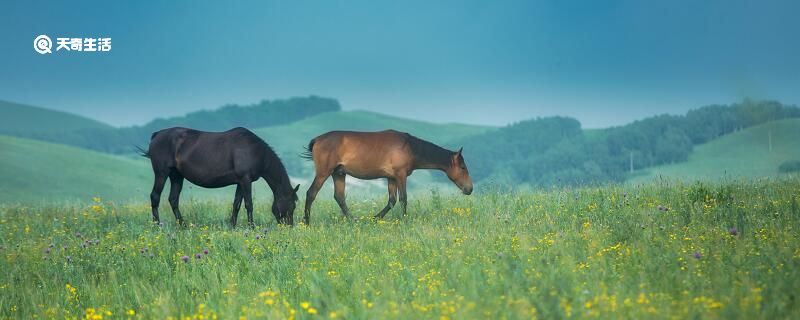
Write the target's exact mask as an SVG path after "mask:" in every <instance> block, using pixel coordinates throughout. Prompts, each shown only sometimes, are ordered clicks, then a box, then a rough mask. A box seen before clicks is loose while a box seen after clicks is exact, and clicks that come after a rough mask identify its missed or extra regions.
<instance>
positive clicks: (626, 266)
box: [0, 176, 800, 319]
mask: <svg viewBox="0 0 800 320" xmlns="http://www.w3.org/2000/svg"><path fill="white" fill-rule="evenodd" d="M484 188H487V189H488V190H483V191H482V192H480V194H476V195H473V196H462V195H450V194H442V193H439V192H437V191H432V192H430V193H429V194H428V195H427V196H425V197H416V198H411V199H410V203H409V214H408V215H406V216H404V217H403V216H399V215H400V214H399V210H394V211H393V212H390V214H389V215H388V216H387V219H386V220H381V221H374V220H371V219H369V218H367V217H369V216H371V215H372V214H374V212H375V211H377V210H378V209H380V207H382V206H383V205H384V202H385V200H384V199H383V198H382V197H381V198H378V197H375V198H358V197H351V199H350V200H349V204H350V208H351V211H352V212H353V213H354V214H355V215H357V216H359V217H362V218H360V219H359V220H358V221H356V222H348V221H344V220H343V219H341V217H340V214H339V211H338V210H339V209H338V207H337V205H336V204H335V202H334V201H332V200H328V199H321V198H320V199H318V201H317V202H316V203H315V207H314V209H315V210H314V215H313V217H312V224H311V225H310V226H302V225H301V226H295V227H293V228H289V227H282V226H277V225H276V224H275V222H274V218H273V217H272V216H271V214H269V213H268V212H269V210H268V208H269V204H270V201H268V200H269V199H257V200H256V222H257V224H259V226H258V227H256V228H254V229H250V228H247V227H244V226H240V227H238V228H236V229H231V228H230V227H229V226H227V225H226V224H225V221H226V220H227V217H228V215H229V213H228V212H229V203H228V202H227V201H219V200H213V201H201V200H196V199H195V200H192V201H186V202H184V203H183V212H184V216H185V217H186V219H187V222H189V223H190V225H189V226H188V227H185V228H181V227H177V226H176V225H175V223H174V219H173V218H172V216H171V214H170V211H169V209H168V208H167V207H166V206H165V207H164V208H162V209H163V210H164V211H162V221H164V225H163V226H155V225H153V224H152V223H151V220H150V219H151V218H150V213H149V207H148V204H146V203H144V202H134V203H115V202H112V201H107V200H104V199H99V198H95V199H84V201H83V202H81V203H71V204H62V205H55V204H54V205H44V204H42V205H34V206H25V205H0V245H1V246H2V247H1V248H0V255H1V256H0V268H2V270H0V317H2V318H71V319H74V318H89V319H99V318H148V319H149V318H170V319H214V318H219V319H236V318H240V317H241V318H279V319H283V318H288V319H292V318H294V319H316V318H320V319H322V318H326V319H335V318H339V319H362V318H372V319H382V318H390V319H392V318H399V319H430V318H438V319H448V318H453V319H467V318H542V319H550V318H635V319H642V318H674V319H686V318H704V319H721V318H725V319H731V318H745V319H752V318H765V319H780V318H795V319H797V318H800V307H798V302H797V292H799V291H798V289H800V233H798V229H800V208H799V207H798V202H800V178H799V177H791V176H790V177H785V178H781V179H772V180H766V179H764V180H736V181H733V180H731V181H723V182H715V183H700V182H695V183H680V182H669V181H655V182H650V183H647V184H640V185H632V184H629V185H609V186H599V187H582V188H554V189H539V190H534V191H525V192H511V193H501V192H492V191H491V189H492V187H490V186H485V185H484ZM301 201H302V199H301ZM163 202H166V201H163ZM301 203H302V202H301ZM301 211H302V210H301V209H298V210H297V212H296V214H298V215H300V214H301ZM242 214H244V213H242ZM241 219H242V218H241V216H240V220H241Z"/></svg>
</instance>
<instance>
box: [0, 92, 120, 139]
mask: <svg viewBox="0 0 800 320" xmlns="http://www.w3.org/2000/svg"><path fill="white" fill-rule="evenodd" d="M111 128H113V127H111V126H109V125H107V124H105V123H102V122H100V121H97V120H92V119H89V118H85V117H81V116H79V115H75V114H72V113H67V112H61V111H56V110H50V109H45V108H39V107H34V106H29V105H24V104H19V103H13V102H8V101H3V100H0V134H4V135H13V136H26V137H37V136H46V135H53V134H63V133H67V132H74V131H78V130H84V129H111Z"/></svg>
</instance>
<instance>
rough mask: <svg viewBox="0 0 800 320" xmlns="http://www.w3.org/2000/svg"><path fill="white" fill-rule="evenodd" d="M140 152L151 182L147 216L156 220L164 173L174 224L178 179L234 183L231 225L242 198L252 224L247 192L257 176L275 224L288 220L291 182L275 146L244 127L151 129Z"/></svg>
mask: <svg viewBox="0 0 800 320" xmlns="http://www.w3.org/2000/svg"><path fill="white" fill-rule="evenodd" d="M142 155H143V156H145V157H148V158H150V162H151V163H152V165H153V174H154V175H155V182H154V183H153V191H152V192H151V193H150V205H151V207H152V210H153V220H154V221H155V222H156V223H158V222H159V218H158V205H159V202H161V191H162V190H163V189H164V183H165V182H166V181H167V177H169V181H170V184H171V187H170V191H169V204H170V206H171V207H172V213H174V214H175V219H176V220H177V221H178V223H180V224H184V221H183V217H182V216H181V211H180V209H178V201H179V198H180V195H181V188H182V187H183V179H184V178H186V180H189V181H190V182H192V183H194V184H196V185H198V186H201V187H205V188H221V187H225V186H229V185H233V184H235V185H236V196H235V197H234V199H233V210H232V212H231V226H236V218H237V217H238V215H239V208H241V205H242V199H243V198H244V207H245V208H246V209H247V222H248V223H249V224H250V226H253V197H252V189H251V184H252V182H253V181H256V180H258V179H259V178H264V180H266V181H267V184H268V185H269V187H270V189H272V193H273V195H274V197H273V199H274V200H273V202H272V214H273V215H275V219H277V220H278V223H282V224H289V225H292V224H293V223H294V208H295V202H297V189H298V188H299V187H300V185H297V187H294V188H292V185H291V184H290V183H289V175H288V174H286V168H285V167H284V166H283V163H281V160H280V159H279V158H278V156H277V155H276V154H275V151H273V150H272V148H271V147H270V146H269V145H268V144H267V143H266V142H264V140H261V138H259V137H258V136H256V135H255V134H254V133H252V132H250V131H249V130H247V129H245V128H234V129H231V130H228V131H225V132H204V131H198V130H193V129H187V128H169V129H164V130H161V131H158V132H155V133H153V135H152V136H151V137H150V147H149V149H148V150H147V152H143V153H142Z"/></svg>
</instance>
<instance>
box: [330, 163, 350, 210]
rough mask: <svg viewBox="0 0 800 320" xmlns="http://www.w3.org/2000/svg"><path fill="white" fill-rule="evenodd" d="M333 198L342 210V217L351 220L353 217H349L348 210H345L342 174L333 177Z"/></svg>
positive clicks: (335, 174)
mask: <svg viewBox="0 0 800 320" xmlns="http://www.w3.org/2000/svg"><path fill="white" fill-rule="evenodd" d="M332 176H333V198H334V199H336V203H338V204H339V208H341V209H342V214H343V215H344V217H345V218H347V220H353V217H351V216H350V210H348V209H347V202H345V196H344V186H345V184H344V179H345V177H346V175H345V174H344V173H334V174H333V175H332Z"/></svg>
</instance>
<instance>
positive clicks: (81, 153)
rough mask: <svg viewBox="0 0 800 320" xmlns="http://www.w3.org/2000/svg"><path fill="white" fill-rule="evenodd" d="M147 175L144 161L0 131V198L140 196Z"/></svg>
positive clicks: (40, 199) (146, 185)
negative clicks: (6, 134)
mask: <svg viewBox="0 0 800 320" xmlns="http://www.w3.org/2000/svg"><path fill="white" fill-rule="evenodd" d="M150 176H151V173H150V169H149V167H148V164H147V162H145V161H140V160H133V159H128V158H124V157H119V156H113V155H109V154H105V153H99V152H94V151H89V150H84V149H80V148H75V147H70V146H65V145H60V144H55V143H48V142H42V141H36V140H30V139H24V138H15V137H9V136H0V177H2V180H1V181H0V201H1V202H39V201H45V200H46V201H52V200H75V199H91V198H92V197H94V196H99V197H101V198H112V199H119V200H121V199H130V198H141V199H146V196H144V191H142V190H149V188H150V186H149V184H150V183H152V182H151V179H152V178H151V177H150ZM137 192H138V193H139V194H137Z"/></svg>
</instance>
